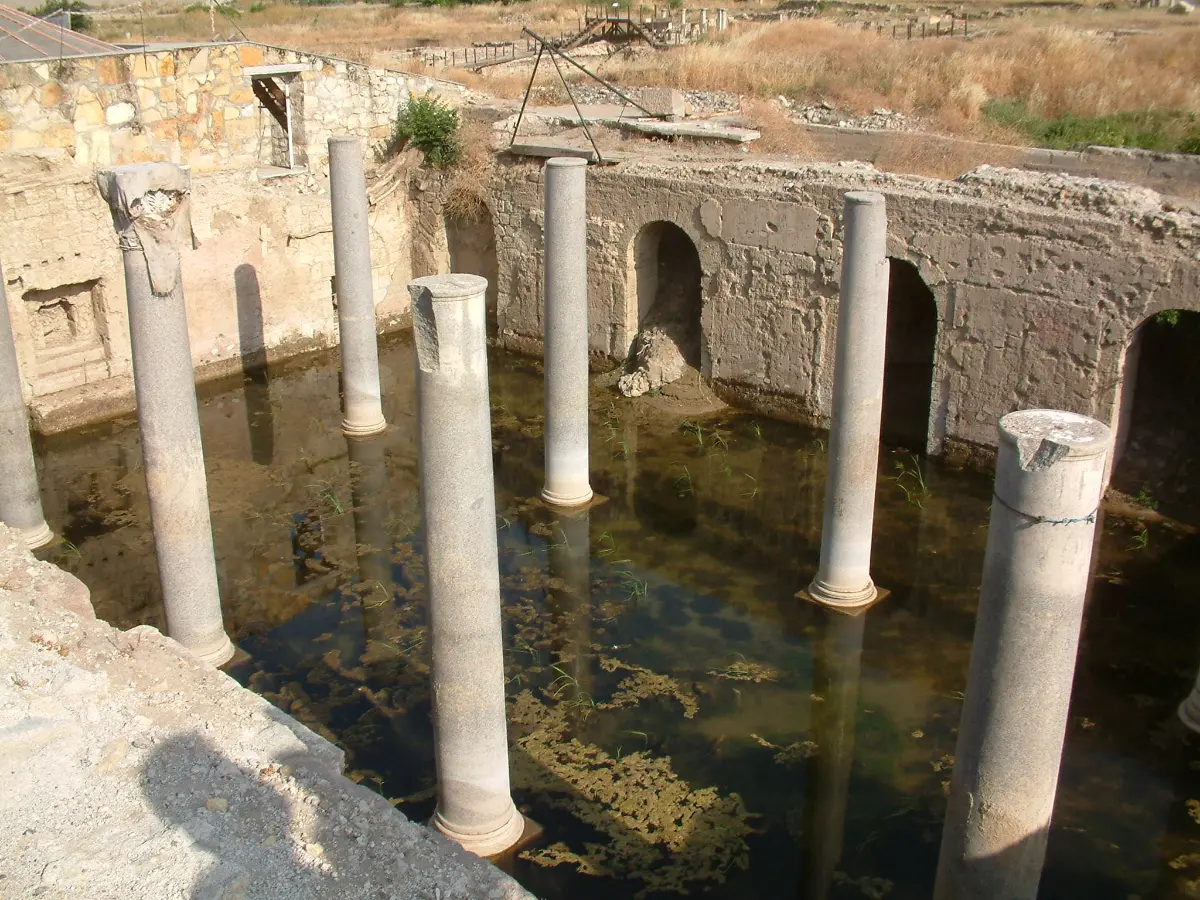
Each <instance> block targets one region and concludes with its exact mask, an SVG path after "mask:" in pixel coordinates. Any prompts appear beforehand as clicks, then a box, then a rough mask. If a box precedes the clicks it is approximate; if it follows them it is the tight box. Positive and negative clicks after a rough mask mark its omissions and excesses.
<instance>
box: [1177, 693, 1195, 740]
mask: <svg viewBox="0 0 1200 900" xmlns="http://www.w3.org/2000/svg"><path fill="white" fill-rule="evenodd" d="M1178 712H1179V721H1181V722H1182V723H1183V724H1184V725H1186V726H1187V727H1188V730H1189V731H1194V732H1196V733H1197V734H1200V696H1197V694H1196V692H1195V691H1192V692H1191V694H1189V695H1188V698H1187V699H1186V700H1184V701H1183V702H1182V703H1180V704H1179V710H1178Z"/></svg>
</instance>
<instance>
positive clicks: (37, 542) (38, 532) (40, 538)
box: [17, 522, 54, 550]
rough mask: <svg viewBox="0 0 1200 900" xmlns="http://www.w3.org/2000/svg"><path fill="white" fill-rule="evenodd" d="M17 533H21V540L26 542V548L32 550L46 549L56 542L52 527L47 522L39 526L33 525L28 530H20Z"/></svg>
mask: <svg viewBox="0 0 1200 900" xmlns="http://www.w3.org/2000/svg"><path fill="white" fill-rule="evenodd" d="M17 531H19V532H20V534H21V540H22V541H24V542H25V546H26V547H27V548H28V549H30V550H36V549H37V548H38V547H45V546H46V545H47V544H48V543H50V542H51V541H52V540H54V532H53V531H51V530H50V526H49V525H47V524H46V523H45V522H42V523H41V524H39V525H31V526H30V527H28V528H18V529H17Z"/></svg>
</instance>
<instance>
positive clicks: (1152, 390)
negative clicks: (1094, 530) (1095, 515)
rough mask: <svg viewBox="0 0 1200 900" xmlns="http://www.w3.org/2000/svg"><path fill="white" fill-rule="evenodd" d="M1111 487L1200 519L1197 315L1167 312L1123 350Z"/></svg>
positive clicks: (1151, 320)
mask: <svg viewBox="0 0 1200 900" xmlns="http://www.w3.org/2000/svg"><path fill="white" fill-rule="evenodd" d="M1112 481H1113V485H1114V486H1115V487H1116V488H1117V489H1118V490H1120V491H1123V492H1125V493H1127V494H1130V495H1131V496H1134V497H1138V498H1139V499H1142V500H1145V501H1146V502H1154V503H1157V504H1158V506H1159V509H1160V510H1162V511H1163V512H1165V513H1167V514H1168V515H1173V516H1178V517H1180V518H1184V519H1188V520H1190V521H1195V520H1196V519H1197V517H1198V516H1200V313H1196V312H1190V311H1188V310H1180V309H1171V310H1166V311H1164V312H1160V313H1158V314H1157V315H1155V316H1151V317H1150V318H1149V319H1147V320H1146V321H1144V322H1142V324H1141V325H1139V326H1138V327H1137V329H1136V330H1135V331H1134V333H1133V336H1132V338H1131V339H1130V342H1129V345H1128V347H1127V348H1126V350H1125V365H1124V375H1123V377H1122V380H1121V393H1120V399H1119V402H1118V404H1117V416H1116V442H1115V445H1114V448H1113V478H1112Z"/></svg>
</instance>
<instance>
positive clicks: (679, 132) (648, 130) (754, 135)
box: [621, 119, 762, 144]
mask: <svg viewBox="0 0 1200 900" xmlns="http://www.w3.org/2000/svg"><path fill="white" fill-rule="evenodd" d="M621 128H623V129H626V130H628V131H636V132H638V133H639V134H649V135H653V136H654V137H670V138H677V137H682V138H691V139H693V140H704V141H723V142H727V143H733V144H748V143H750V142H751V141H757V140H758V139H759V138H760V137H762V132H760V131H755V130H754V129H752V128H742V127H740V126H738V125H727V124H725V123H722V122H715V121H711V120H710V121H699V122H660V121H656V120H654V119H633V120H629V121H624V122H622V123H621Z"/></svg>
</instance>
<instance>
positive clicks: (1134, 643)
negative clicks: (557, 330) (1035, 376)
mask: <svg viewBox="0 0 1200 900" xmlns="http://www.w3.org/2000/svg"><path fill="white" fill-rule="evenodd" d="M381 360H382V363H383V366H384V369H385V372H386V373H388V374H387V377H386V383H387V385H388V391H387V397H386V400H385V404H386V409H385V412H386V414H387V417H388V420H389V421H390V422H393V423H395V425H394V426H393V427H392V428H391V429H389V431H388V433H387V434H386V435H385V436H384V437H383V439H382V447H383V452H382V453H381V454H380V455H379V457H380V461H379V462H378V465H381V466H382V467H383V471H382V481H381V482H379V483H382V484H384V485H385V486H386V489H385V490H384V491H383V492H382V493H383V494H385V495H386V496H385V498H384V499H386V504H383V507H379V506H378V505H376V504H375V503H374V501H375V500H378V499H379V498H372V497H370V496H363V491H362V490H360V489H359V488H358V487H357V485H358V484H359V480H360V479H362V478H363V477H364V472H363V471H361V470H363V468H364V467H363V465H362V464H361V463H358V462H352V461H351V460H350V458H349V455H348V451H347V445H346V442H345V440H344V439H343V438H342V436H341V434H340V430H339V428H338V423H339V421H340V409H339V404H338V398H337V364H336V355H330V356H326V357H324V358H319V359H317V360H315V361H310V362H309V363H307V364H305V365H300V366H296V367H288V368H285V369H284V370H283V371H282V372H275V373H272V377H271V378H270V379H269V380H267V379H259V380H257V381H255V380H247V381H246V382H244V383H243V382H237V383H233V384H229V383H226V384H224V385H214V386H202V387H201V398H202V401H203V402H202V406H201V420H202V429H203V433H204V442H205V448H206V452H207V459H206V467H207V470H208V476H209V491H210V496H211V498H212V519H213V524H214V537H215V542H216V547H217V555H218V560H219V568H220V578H221V587H222V594H223V600H224V603H225V610H226V617H227V625H228V627H229V629H230V630H231V632H232V633H233V634H234V635H235V638H236V640H237V641H238V643H239V645H240V646H241V648H242V649H243V650H245V651H246V652H247V653H248V654H249V659H248V660H247V661H245V662H243V663H242V664H240V665H239V666H238V667H236V668H235V669H234V670H233V674H234V675H235V676H236V677H238V678H239V679H241V680H242V681H243V683H246V684H248V685H250V686H251V687H252V688H253V689H254V690H256V691H258V692H259V693H261V694H262V695H263V696H266V697H268V698H269V699H271V700H272V701H273V702H275V703H277V704H278V705H279V706H281V707H282V708H285V709H287V710H288V711H289V712H291V713H292V714H293V715H295V716H296V717H297V718H299V719H300V720H301V721H304V722H305V723H306V724H309V725H310V726H311V727H313V728H315V729H317V730H318V731H319V732H320V733H322V734H324V735H325V736H326V737H328V738H330V739H331V740H335V741H337V742H338V743H339V744H340V745H341V746H342V747H343V749H344V750H345V751H346V754H347V765H348V773H349V774H350V775H351V776H352V777H354V778H356V779H358V780H360V781H362V782H363V783H364V784H368V785H371V786H372V787H374V788H375V789H377V790H379V791H380V792H381V793H383V794H384V795H385V796H387V797H390V798H392V799H393V801H394V802H396V803H397V804H398V805H399V806H400V807H401V808H402V809H404V810H405V811H406V812H407V813H409V814H410V815H411V816H413V817H414V818H416V819H420V818H422V817H425V816H427V815H428V813H429V812H430V811H431V809H432V803H433V798H434V793H433V787H434V781H435V773H434V769H433V748H432V733H431V729H430V725H429V688H428V681H429V670H428V667H429V662H430V661H429V658H428V641H427V635H426V632H425V609H424V602H425V601H424V568H423V545H422V535H421V529H420V515H419V507H418V496H417V458H416V441H415V420H414V417H413V403H412V375H411V373H412V370H413V360H412V349H411V344H410V343H409V342H408V340H407V339H404V340H401V341H399V342H394V343H392V344H390V345H387V346H385V347H384V348H383V349H382V352H381ZM491 367H492V376H493V383H492V388H493V412H494V415H493V425H494V450H495V471H496V478H497V509H498V510H500V513H501V515H500V518H499V519H498V521H497V529H498V536H499V542H500V548H501V583H502V602H503V615H504V627H505V639H506V646H505V655H504V656H505V674H506V678H507V680H508V685H507V690H508V693H509V698H510V703H511V709H512V723H513V724H512V728H511V737H512V743H513V752H512V767H513V784H514V793H515V796H516V798H517V800H518V803H519V804H520V805H521V806H522V808H523V809H524V810H525V811H527V812H528V813H529V814H530V815H531V816H532V817H533V818H534V819H535V820H537V821H539V822H540V823H542V824H543V825H544V826H545V827H546V834H545V836H544V837H543V839H542V840H541V841H540V842H539V843H538V844H536V845H535V846H533V847H531V848H528V850H527V852H526V854H525V858H517V859H515V860H513V861H512V862H511V865H512V867H513V871H514V873H515V874H516V876H517V877H518V878H519V879H521V880H522V881H523V882H524V883H525V884H526V885H527V886H528V887H529V888H530V889H531V890H532V891H533V892H534V893H536V894H538V895H539V896H541V897H544V898H547V900H556V898H564V900H565V898H569V900H591V898H600V897H604V898H611V897H630V896H634V895H635V894H643V893H644V894H645V895H646V896H647V897H669V896H673V895H676V894H678V893H680V892H682V891H687V892H689V893H692V894H695V893H705V894H706V895H707V896H710V897H714V898H728V900H733V898H737V900H748V898H758V897H782V896H792V895H797V896H800V897H802V898H816V897H822V898H825V897H828V898H834V900H844V898H857V897H864V896H884V895H886V896H887V897H888V898H889V900H910V898H911V900H917V898H920V900H925V898H927V897H928V896H929V894H930V892H931V887H932V879H933V871H934V866H935V864H936V854H937V847H938V840H939V836H940V827H941V819H942V816H943V815H944V809H945V784H946V781H947V778H948V776H949V771H950V768H951V766H952V764H953V754H954V752H955V747H954V742H955V737H956V727H957V723H958V716H959V714H960V711H961V691H962V689H963V685H964V682H965V675H966V665H967V660H968V658H969V652H970V637H971V632H972V629H973V624H974V607H975V602H976V597H977V591H978V581H979V574H980V567H981V562H982V549H983V543H984V540H985V539H986V523H987V515H988V503H989V499H990V494H991V485H990V479H988V478H986V477H978V476H972V475H968V474H963V473H956V472H953V471H950V470H947V469H945V468H942V467H940V466H937V465H935V464H930V463H927V462H926V463H922V465H921V478H922V480H923V484H924V488H925V494H923V496H922V501H921V504H920V505H918V504H915V503H913V502H911V496H910V495H911V493H912V484H911V478H909V479H907V480H905V483H904V484H899V483H897V482H895V481H890V480H888V478H887V477H886V476H895V472H896V471H897V468H896V464H897V462H900V463H903V464H904V465H905V466H906V467H909V468H911V466H912V465H913V463H912V461H911V460H910V459H909V456H908V454H907V453H898V454H891V453H888V452H885V454H884V455H883V458H882V459H881V463H880V472H881V476H884V477H881V479H880V482H879V489H878V494H877V511H876V535H875V559H874V575H875V578H876V581H877V582H878V583H879V584H881V585H882V586H884V587H887V588H889V589H890V590H891V591H892V594H891V596H890V597H889V598H888V599H887V600H886V601H885V602H884V603H882V604H880V605H879V606H878V607H876V608H873V609H871V610H870V611H869V612H867V613H866V614H865V615H866V618H865V620H864V625H863V635H862V642H861V648H860V651H859V652H860V653H861V657H860V656H858V655H857V654H856V655H854V656H853V659H854V660H857V665H854V666H851V665H847V666H844V667H843V669H838V668H837V661H838V659H839V658H843V657H839V655H838V652H832V651H830V649H829V648H828V646H826V645H827V643H828V638H829V634H830V626H829V624H828V622H827V621H826V620H825V619H824V618H823V617H822V616H821V615H820V614H819V613H818V612H817V611H815V610H814V609H813V608H811V607H809V606H807V605H805V604H802V603H800V602H798V601H797V600H795V598H794V594H795V592H796V590H797V589H799V588H801V587H803V586H804V585H805V584H806V583H807V582H808V580H809V579H811V576H812V573H813V571H815V568H816V565H817V556H818V550H819V533H820V527H821V514H822V498H823V486H824V459H825V446H824V443H823V439H822V436H821V435H819V434H815V433H812V432H807V431H805V430H803V429H798V428H793V427H791V426H787V425H783V424H780V423H775V422H769V421H765V420H758V419H755V418H753V417H750V416H745V415H739V414H735V413H721V414H717V415H705V414H700V413H696V412H689V413H688V414H687V415H686V416H683V415H675V413H674V412H673V410H672V409H671V408H670V406H669V402H668V401H669V398H666V397H663V398H648V399H649V402H647V403H643V402H641V401H639V402H634V403H631V402H628V401H624V400H620V399H617V398H613V397H612V396H611V395H609V394H605V393H603V392H600V391H597V394H596V396H595V397H593V402H592V408H593V410H594V416H593V441H592V475H593V486H594V488H595V489H596V490H597V492H598V493H600V494H602V495H604V496H605V497H606V498H607V501H606V502H605V503H602V504H600V505H598V506H596V507H593V508H592V509H591V510H590V512H589V517H588V521H587V523H586V526H587V527H586V530H585V531H582V532H580V531H579V529H580V527H581V524H580V523H579V522H577V521H576V522H573V521H572V520H571V519H570V518H569V517H567V516H564V515H561V514H558V513H554V512H552V511H550V510H547V509H545V508H544V507H542V506H541V504H540V503H538V502H537V500H536V498H537V494H538V491H539V490H540V487H541V464H542V463H541V454H542V447H541V440H540V435H541V427H542V418H541V416H542V410H541V380H540V378H541V376H540V374H539V373H538V371H537V368H536V366H531V365H529V364H527V363H526V362H525V361H522V360H519V359H515V358H512V357H506V356H503V355H494V356H493V358H492V360H491ZM264 392H265V394H264ZM654 404H659V405H657V406H656V405H654ZM664 404H665V405H664ZM39 467H40V470H41V473H42V485H43V496H44V502H45V505H46V510H47V516H48V518H49V519H50V523H51V525H52V527H54V528H55V530H56V531H58V532H60V533H62V534H64V535H65V536H66V538H67V539H68V540H69V541H70V544H69V545H67V544H63V545H60V546H59V547H58V548H57V549H53V548H52V549H51V550H49V551H48V553H47V554H46V555H48V556H50V557H51V558H53V559H54V560H55V561H56V562H58V563H59V564H61V565H64V567H66V568H69V569H70V570H72V571H74V572H75V573H76V574H78V575H79V576H80V577H81V578H82V579H83V580H84V582H85V583H87V584H88V585H89V587H90V588H91V590H92V594H93V599H94V601H95V603H96V606H97V609H98V611H99V612H100V614H101V615H102V616H104V617H105V618H108V619H109V620H111V621H114V622H116V623H118V624H121V625H124V626H126V627H128V626H132V625H135V624H139V623H142V622H149V623H152V624H159V625H161V624H162V618H161V609H160V607H159V600H158V588H157V576H156V573H155V571H154V560H153V556H152V544H151V541H150V531H149V527H148V519H147V516H148V507H147V504H146V498H145V487H144V477H143V475H142V472H141V470H140V458H139V452H138V445H137V431H136V427H134V426H133V424H132V422H124V423H120V422H118V423H110V424H108V425H105V426H103V427H101V428H98V429H94V430H93V431H91V432H89V433H87V434H83V435H73V436H67V437H64V438H54V439H49V440H46V441H42V442H40V444H39ZM366 469H367V471H366V472H365V475H366V476H368V477H366V479H365V480H366V481H370V477H369V476H370V475H371V472H370V466H369V465H368V466H367V467H366ZM685 473H686V477H685ZM374 474H375V475H380V473H379V472H378V471H376V472H375V473H374ZM372 483H374V482H372ZM905 488H907V489H908V490H907V491H906V490H905ZM372 516H374V517H375V519H376V521H375V523H374V530H368V531H366V532H363V533H361V534H360V530H361V529H362V526H363V522H364V517H365V519H370V518H371V517H372ZM1141 530H1148V531H1149V535H1148V539H1147V540H1144V541H1138V540H1135V536H1136V534H1138V533H1140V532H1141ZM579 534H582V537H581V538H580V537H579V536H578V535H579ZM568 535H570V537H569V538H568ZM380 538H382V539H380ZM381 544H390V546H381ZM581 551H582V552H581ZM1096 573H1097V576H1096V578H1095V579H1094V581H1093V586H1092V596H1091V598H1090V601H1089V606H1088V611H1087V616H1086V621H1085V629H1084V635H1083V641H1082V645H1081V649H1080V657H1079V663H1078V666H1077V671H1076V681H1075V688H1074V694H1073V701H1072V710H1071V723H1070V725H1069V728H1068V734H1067V745H1066V750H1065V755H1064V759H1063V770H1062V777H1061V779H1060V786H1059V792H1058V796H1057V798H1056V806H1055V818H1054V823H1053V826H1052V828H1051V835H1050V844H1049V851H1048V857H1047V865H1046V870H1045V875H1044V878H1043V882H1042V886H1041V890H1040V892H1039V896H1040V897H1041V898H1042V900H1067V898H1077V897H1081V896H1086V897H1089V898H1092V897H1095V898H1102V900H1107V898H1111V900H1128V898H1129V897H1130V896H1131V895H1133V896H1138V897H1140V898H1142V900H1151V898H1163V900H1167V898H1171V900H1173V898H1186V897H1196V896H1200V887H1198V885H1200V863H1197V860H1198V859H1200V825H1198V824H1197V823H1196V821H1194V818H1193V815H1192V813H1193V812H1194V808H1193V807H1192V806H1190V805H1189V803H1188V801H1189V800H1192V801H1194V798H1196V797H1200V770H1198V769H1200V754H1198V753H1197V748H1196V746H1195V745H1194V744H1192V743H1189V742H1188V741H1187V740H1186V739H1185V736H1184V733H1183V731H1182V728H1181V726H1179V724H1178V722H1177V720H1176V719H1175V714H1174V707H1175V705H1176V704H1177V703H1178V702H1179V700H1181V699H1182V698H1183V697H1184V696H1186V694H1187V692H1188V690H1190V687H1191V681H1192V679H1193V678H1194V675H1195V668H1196V665H1197V663H1198V662H1200V655H1198V654H1197V652H1196V648H1197V646H1200V640H1197V631H1198V630H1200V627H1198V626H1200V620H1197V619H1196V617H1195V614H1194V610H1193V606H1194V603H1193V600H1192V598H1194V597H1195V595H1196V591H1197V587H1200V547H1198V545H1197V541H1196V538H1195V537H1194V535H1190V534H1188V533H1186V532H1182V531H1179V530H1177V529H1173V528H1172V527H1170V526H1169V525H1167V524H1163V523H1158V522H1152V523H1149V524H1148V525H1147V526H1145V528H1144V529H1143V528H1142V527H1141V526H1134V525H1131V524H1129V523H1127V522H1123V521H1119V520H1114V519H1110V520H1108V521H1106V522H1105V523H1103V526H1102V529H1101V543H1100V547H1099V551H1098V554H1097V567H1096ZM1191 623H1195V624H1191ZM835 650H836V648H835ZM830 672H832V673H833V674H832V676H831V675H830ZM839 672H840V673H841V674H840V675H839ZM831 679H832V681H831ZM839 685H840V686H841V688H842V689H841V690H839V689H838V686H839ZM855 685H857V687H855ZM918 734H919V735H920V737H915V735H918ZM547 864H552V865H547Z"/></svg>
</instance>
